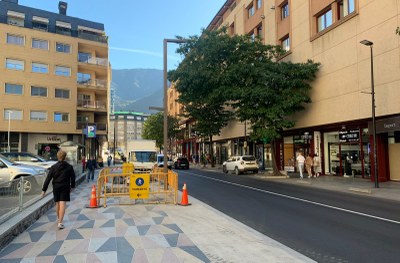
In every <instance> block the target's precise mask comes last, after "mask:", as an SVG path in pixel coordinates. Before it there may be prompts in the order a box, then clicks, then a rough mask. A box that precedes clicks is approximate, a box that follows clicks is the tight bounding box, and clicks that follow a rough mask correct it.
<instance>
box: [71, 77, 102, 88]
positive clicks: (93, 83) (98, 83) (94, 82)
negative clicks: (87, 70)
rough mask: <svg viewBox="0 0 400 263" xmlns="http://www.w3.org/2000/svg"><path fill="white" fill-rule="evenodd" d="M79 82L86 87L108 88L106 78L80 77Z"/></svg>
mask: <svg viewBox="0 0 400 263" xmlns="http://www.w3.org/2000/svg"><path fill="white" fill-rule="evenodd" d="M77 84H78V85H80V86H86V87H89V86H90V87H96V88H103V89H106V88H107V81H106V80H104V79H78V80H77Z"/></svg>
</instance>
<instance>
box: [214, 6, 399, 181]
mask: <svg viewBox="0 0 400 263" xmlns="http://www.w3.org/2000/svg"><path fill="white" fill-rule="evenodd" d="M399 10H400V3H399V2H398V1H392V0H296V1H294V0H227V1H226V2H225V4H224V5H223V6H222V7H221V9H220V10H219V11H218V13H217V14H216V16H215V17H214V18H213V20H212V21H211V22H210V24H209V26H208V28H209V29H215V28H219V27H221V26H224V25H226V26H228V27H229V34H249V35H260V36H261V37H262V38H263V42H264V43H265V44H274V45H281V46H282V47H283V48H284V49H285V50H287V53H286V55H285V56H284V57H283V58H282V61H292V62H305V61H307V60H308V59H312V60H314V61H315V62H319V63H321V67H320V70H319V72H318V74H317V78H316V80H315V81H314V82H313V83H312V90H311V93H310V95H311V99H312V103H310V104H308V105H306V110H305V111H302V112H299V113H298V114H297V115H296V116H294V118H295V119H296V121H297V123H296V126H295V127H294V128H293V129H290V130H286V131H284V133H283V134H282V140H281V141H280V142H279V144H278V146H277V148H276V149H271V148H270V146H269V145H268V144H264V143H263V142H250V143H249V145H248V148H247V149H246V148H245V147H244V146H245V145H246V143H245V142H246V133H247V132H246V129H244V127H243V126H244V125H243V124H242V123H237V122H232V123H230V124H229V125H228V126H227V127H225V128H224V129H223V130H222V132H221V135H220V136H218V137H216V138H215V140H216V142H215V144H214V151H215V153H217V155H218V154H219V155H221V152H223V151H225V152H226V153H227V154H226V155H231V154H236V153H239V154H240V152H241V151H242V152H243V151H248V152H249V153H251V154H254V155H255V156H256V157H257V158H260V159H262V161H263V163H264V165H265V166H266V167H268V164H267V161H270V154H271V152H272V151H275V153H276V154H277V156H279V158H278V159H277V164H278V167H280V169H282V170H284V169H285V170H287V171H295V170H296V167H295V165H294V164H295V163H294V158H295V153H296V152H297V151H301V152H303V154H312V155H318V157H319V158H320V166H319V169H321V171H322V173H324V174H334V175H339V176H356V177H362V178H371V180H374V177H375V175H374V169H375V164H374V162H373V160H374V156H373V148H374V147H373V129H372V105H373V103H372V96H371V90H372V89H371V87H372V85H373V86H374V90H375V105H376V107H375V110H376V113H375V115H376V142H377V143H376V148H377V165H378V166H377V169H378V177H379V181H387V180H400V167H399V166H398V159H399V158H400V103H399V102H400V101H399V100H400V91H399V89H398V87H399V84H400V44H399V43H400V36H399V35H396V34H395V31H396V28H397V26H398V25H399V20H398V18H399ZM363 40H367V41H363ZM362 41H363V43H364V44H362V43H360V42H362ZM371 65H373V67H371ZM371 69H373V70H371ZM372 83H373V84H372ZM241 148H243V150H241ZM218 149H219V150H218ZM217 160H218V158H217ZM220 160H221V161H222V160H223V159H222V158H220ZM349 160H350V161H349ZM349 167H350V169H348V168H349Z"/></svg>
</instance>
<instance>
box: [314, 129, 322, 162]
mask: <svg viewBox="0 0 400 263" xmlns="http://www.w3.org/2000/svg"><path fill="white" fill-rule="evenodd" d="M320 153H321V132H319V131H315V132H314V154H316V155H318V156H319V155H320Z"/></svg>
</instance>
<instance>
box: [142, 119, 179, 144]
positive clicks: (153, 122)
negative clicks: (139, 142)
mask: <svg viewBox="0 0 400 263" xmlns="http://www.w3.org/2000/svg"><path fill="white" fill-rule="evenodd" d="M178 129H179V120H178V119H177V118H175V117H173V116H168V138H169V141H171V138H174V137H175V136H176V134H177V133H178V132H179V130H178ZM142 137H143V139H147V140H155V141H156V146H157V147H158V148H160V149H161V147H162V146H163V143H164V113H163V112H158V113H156V114H153V115H151V116H150V117H149V118H147V120H146V121H145V123H144V125H143V133H142Z"/></svg>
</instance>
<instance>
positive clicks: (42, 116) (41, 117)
mask: <svg viewBox="0 0 400 263" xmlns="http://www.w3.org/2000/svg"><path fill="white" fill-rule="evenodd" d="M30 119H31V121H46V120H47V112H45V111H31V114H30Z"/></svg>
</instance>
